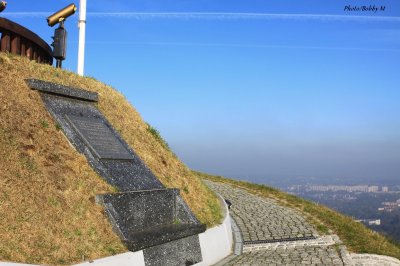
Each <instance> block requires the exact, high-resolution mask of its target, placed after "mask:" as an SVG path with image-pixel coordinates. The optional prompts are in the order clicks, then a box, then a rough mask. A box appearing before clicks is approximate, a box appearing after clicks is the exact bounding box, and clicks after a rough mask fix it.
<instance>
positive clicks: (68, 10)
mask: <svg viewBox="0 0 400 266" xmlns="http://www.w3.org/2000/svg"><path fill="white" fill-rule="evenodd" d="M76 9H77V7H76V5H75V4H70V5H69V6H67V7H64V8H63V9H61V10H59V11H57V12H56V13H54V14H53V15H51V16H50V17H48V18H47V24H48V25H49V26H50V27H53V26H54V25H56V24H57V23H59V22H61V21H64V20H65V19H66V18H68V17H69V16H71V15H73V14H74V13H75V11H76Z"/></svg>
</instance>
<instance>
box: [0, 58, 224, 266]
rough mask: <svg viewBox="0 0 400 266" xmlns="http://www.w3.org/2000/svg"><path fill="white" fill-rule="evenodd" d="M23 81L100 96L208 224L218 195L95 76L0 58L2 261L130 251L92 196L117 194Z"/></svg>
mask: <svg viewBox="0 0 400 266" xmlns="http://www.w3.org/2000/svg"><path fill="white" fill-rule="evenodd" d="M25 78H37V79H43V80H46V81H50V82H56V83H60V84H64V85H67V86H72V87H78V88H83V89H86V90H90V91H95V92H97V93H99V95H100V101H99V103H98V107H99V109H100V110H101V111H102V112H103V113H104V114H105V116H106V117H107V118H108V120H109V121H110V122H111V123H112V124H113V126H114V127H115V128H116V129H117V130H118V131H119V132H120V134H121V135H122V136H123V137H124V138H125V140H126V141H127V142H128V143H129V145H131V147H132V148H133V149H134V150H135V151H136V153H137V154H138V155H139V156H140V157H141V158H142V160H143V161H144V162H145V163H146V164H147V165H148V166H149V167H150V168H151V169H152V171H153V172H154V173H155V174H156V175H157V176H158V177H159V179H160V180H161V182H162V183H163V184H164V185H165V186H167V187H177V188H180V189H181V194H182V196H183V198H184V199H185V200H186V202H187V203H188V205H189V206H190V207H191V209H192V210H193V212H194V213H195V214H196V216H197V217H198V218H199V219H200V220H201V221H202V222H203V223H206V224H207V225H208V226H211V225H214V224H216V223H218V222H219V220H220V219H221V214H220V213H221V212H220V207H219V204H218V200H217V198H216V197H215V195H214V194H213V193H212V192H211V191H210V190H209V189H208V188H207V187H205V186H204V185H203V183H202V182H201V180H200V179H199V178H198V177H197V176H196V175H194V174H193V173H192V172H191V171H190V170H189V169H188V168H187V167H186V166H185V165H184V164H183V163H181V162H180V161H179V160H178V159H177V158H176V156H174V154H173V153H172V152H171V151H170V150H169V149H168V148H167V147H165V145H164V144H163V143H162V142H161V141H160V140H159V139H158V138H156V137H155V136H154V134H152V131H151V130H149V127H148V125H147V124H146V123H145V122H144V121H143V120H142V119H141V117H140V115H139V113H138V112H137V111H136V110H135V109H134V108H133V107H132V106H131V105H130V104H129V102H128V101H127V100H126V99H125V98H124V96H122V95H121V94H120V93H119V92H117V91H116V90H114V89H113V88H111V87H109V86H107V85H105V84H103V83H101V82H98V81H96V80H94V79H92V78H85V77H79V76H77V75H75V74H74V73H71V72H68V71H64V70H56V69H54V68H53V67H50V66H47V65H40V64H36V63H34V62H32V61H28V60H27V59H25V58H21V57H17V56H13V55H9V54H4V53H0V239H1V241H0V261H1V260H6V261H16V262H25V263H39V264H61V265H62V264H71V263H75V262H80V261H82V259H95V258H99V257H103V256H109V255H112V254H115V253H120V252H123V251H125V247H124V246H123V245H122V244H121V242H120V240H119V239H118V237H117V236H116V235H115V234H114V233H113V232H112V229H111V226H110V225H109V223H108V221H107V219H106V218H105V217H104V215H103V212H102V208H101V207H99V206H97V205H96V204H95V203H94V196H95V195H96V194H99V193H105V192H111V191H113V190H114V189H113V188H112V187H111V186H110V185H108V184H107V183H106V182H104V181H103V180H102V179H101V178H100V177H99V176H98V175H97V174H96V173H95V172H94V171H93V170H92V169H91V167H90V166H89V165H88V164H87V162H86V159H85V157H84V156H82V155H80V154H79V153H77V152H76V151H75V150H74V148H73V147H71V145H70V144H69V143H68V141H67V140H66V138H65V137H64V135H63V133H62V132H61V131H60V130H59V129H58V127H57V125H56V124H55V122H54V120H53V119H52V117H51V116H50V114H49V113H48V112H47V111H46V109H45V107H44V105H43V103H42V101H41V99H40V97H39V93H38V92H37V91H32V90H30V89H29V88H28V87H27V86H26V84H25V82H24V79H25Z"/></svg>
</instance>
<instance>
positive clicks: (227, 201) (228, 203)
mask: <svg viewBox="0 0 400 266" xmlns="http://www.w3.org/2000/svg"><path fill="white" fill-rule="evenodd" d="M225 202H226V205H228V209H229V210H230V209H231V206H232V202H230V200H227V199H225Z"/></svg>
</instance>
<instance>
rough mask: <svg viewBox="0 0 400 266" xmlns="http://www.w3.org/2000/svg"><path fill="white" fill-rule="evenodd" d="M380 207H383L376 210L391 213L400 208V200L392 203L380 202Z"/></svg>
mask: <svg viewBox="0 0 400 266" xmlns="http://www.w3.org/2000/svg"><path fill="white" fill-rule="evenodd" d="M382 205H383V207H381V208H378V211H386V212H392V211H394V210H397V209H399V208H400V199H398V200H396V201H394V202H391V201H386V202H382Z"/></svg>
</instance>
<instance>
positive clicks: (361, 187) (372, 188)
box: [305, 185, 389, 193]
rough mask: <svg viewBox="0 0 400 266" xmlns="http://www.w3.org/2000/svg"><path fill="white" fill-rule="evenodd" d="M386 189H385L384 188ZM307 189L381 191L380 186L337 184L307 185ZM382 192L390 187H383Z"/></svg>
mask: <svg viewBox="0 0 400 266" xmlns="http://www.w3.org/2000/svg"><path fill="white" fill-rule="evenodd" d="M384 189H385V190H384ZM305 190H306V191H322V192H324V191H346V192H369V193H377V192H379V187H378V186H368V185H358V186H337V185H326V186H324V185H309V186H305ZM381 191H382V192H388V191H389V188H388V187H382V190H381Z"/></svg>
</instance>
